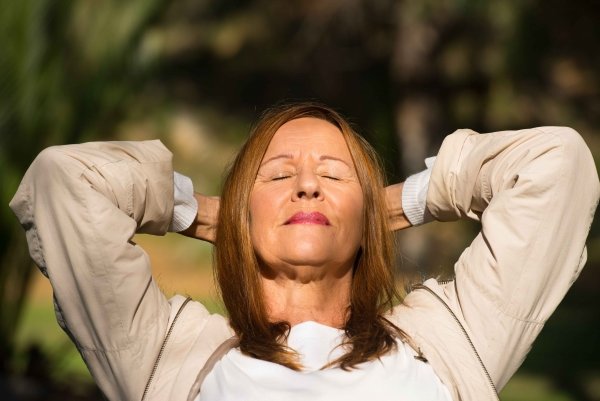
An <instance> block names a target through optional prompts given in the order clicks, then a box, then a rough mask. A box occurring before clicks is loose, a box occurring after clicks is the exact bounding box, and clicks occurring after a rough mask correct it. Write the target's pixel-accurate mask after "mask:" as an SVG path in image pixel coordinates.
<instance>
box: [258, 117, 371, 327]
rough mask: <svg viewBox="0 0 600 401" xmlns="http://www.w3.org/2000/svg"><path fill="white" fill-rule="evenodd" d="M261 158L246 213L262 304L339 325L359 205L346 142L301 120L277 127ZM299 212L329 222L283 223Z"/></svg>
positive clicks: (278, 313)
mask: <svg viewBox="0 0 600 401" xmlns="http://www.w3.org/2000/svg"><path fill="white" fill-rule="evenodd" d="M289 149H294V150H293V151H292V152H289ZM271 155H273V156H271ZM264 159H265V160H266V161H264V162H263V163H262V164H261V168H260V170H259V173H258V176H257V180H256V182H255V185H254V188H253V190H252V194H251V199H250V215H251V217H252V222H253V223H252V224H251V236H252V242H253V244H254V247H255V250H256V253H257V256H258V257H259V261H260V265H261V271H262V276H263V277H262V283H263V288H264V294H265V297H266V303H267V308H268V310H269V311H270V314H271V315H272V317H273V318H276V319H282V320H286V321H289V322H290V324H292V325H294V324H298V323H301V322H303V321H307V320H314V321H317V322H320V323H323V324H327V325H330V326H333V327H342V326H343V324H344V321H345V310H346V308H347V306H348V305H349V297H350V287H351V282H352V267H353V264H354V261H355V259H356V255H357V252H358V249H359V247H360V244H361V241H362V230H363V228H362V220H363V206H364V205H363V195H362V188H361V186H360V183H359V181H358V177H357V175H356V170H355V168H354V163H353V162H352V157H351V156H350V152H349V150H348V146H347V144H346V142H345V140H344V138H343V136H342V134H341V132H339V130H338V129H337V128H336V127H335V126H333V125H332V124H330V123H328V122H326V121H323V120H320V119H315V118H301V119H296V120H292V121H289V122H287V123H286V124H284V125H282V126H281V127H280V129H279V130H278V131H277V132H276V133H275V135H274V137H273V139H272V141H271V143H270V144H269V147H268V148H267V152H266V153H265V156H264ZM299 211H303V212H319V213H322V214H324V215H325V216H326V217H327V219H328V220H329V223H330V224H329V225H319V224H285V222H286V221H288V220H289V218H290V217H291V216H292V215H294V214H295V213H297V212H299Z"/></svg>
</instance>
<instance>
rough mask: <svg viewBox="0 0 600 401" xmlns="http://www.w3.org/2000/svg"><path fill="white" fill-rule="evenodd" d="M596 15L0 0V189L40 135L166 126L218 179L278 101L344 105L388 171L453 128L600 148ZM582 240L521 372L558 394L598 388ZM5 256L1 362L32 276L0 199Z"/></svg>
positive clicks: (592, 244) (597, 237)
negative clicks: (559, 298) (558, 130)
mask: <svg viewBox="0 0 600 401" xmlns="http://www.w3.org/2000/svg"><path fill="white" fill-rule="evenodd" d="M597 15H600V3H599V2H596V1H593V0H574V1H570V2H562V1H558V0H546V1H541V0H489V1H486V2H482V1H478V0H436V1H434V0H422V1H409V0H403V1H397V0H377V1H370V0H352V1H347V0H323V1H309V0H290V1H285V2H279V1H269V0H253V1H250V0H246V1H243V0H219V1H217V0H178V1H175V2H166V1H162V0H131V1H128V2H118V1H114V0H103V1H94V2H92V1H89V0H88V1H85V0H84V1H79V2H71V1H65V0H55V1H49V0H1V1H0V200H1V201H2V202H3V203H4V205H6V204H7V203H8V201H9V200H10V198H11V197H12V195H13V194H14V192H15V190H16V187H17V185H18V182H19V180H20V178H21V177H22V175H23V174H24V172H25V169H26V168H27V166H28V165H29V164H30V163H31V161H32V160H33V158H34V157H35V155H36V154H37V153H38V152H39V151H40V150H41V149H43V148H44V147H46V146H50V145H54V144H62V143H73V142H81V141H85V140H92V139H115V138H116V139H147V138H154V137H158V138H161V139H162V140H163V141H164V142H165V143H166V144H167V146H169V147H170V148H171V149H172V150H173V152H174V153H175V155H176V167H177V168H178V169H179V170H180V171H183V172H185V173H186V174H188V175H191V176H192V177H193V178H194V180H195V182H196V183H197V185H198V188H199V189H201V190H203V191H207V192H211V193H217V192H218V187H219V182H220V176H221V171H222V170H223V168H224V166H225V165H226V164H227V161H228V160H229V159H230V158H231V155H232V154H233V153H234V152H235V149H236V147H237V146H238V145H239V143H240V142H241V140H242V139H243V138H244V136H245V135H246V133H247V131H248V127H249V124H250V122H251V121H252V120H253V119H254V118H255V117H256V116H257V115H258V114H259V113H260V112H261V111H262V110H263V109H264V108H265V107H267V106H268V105H271V104H273V103H276V102H279V101H281V100H283V99H288V100H294V99H316V100H319V101H322V102H324V103H327V104H330V105H332V106H334V107H336V108H338V109H339V110H341V111H342V112H343V113H344V114H346V115H347V116H350V117H351V120H353V121H354V122H355V123H356V124H357V125H358V126H359V127H361V129H360V131H362V132H363V133H364V134H365V136H366V137H367V138H368V139H369V140H370V141H371V142H372V143H373V144H374V146H375V147H376V148H377V149H378V151H379V152H380V154H381V155H382V156H383V158H384V159H385V162H386V166H387V169H388V173H389V176H390V179H391V180H394V181H396V180H400V179H401V178H402V177H404V176H406V175H407V174H410V173H412V172H414V171H417V170H419V169H421V168H422V163H423V162H422V160H423V158H424V157H426V156H428V155H431V154H434V153H435V151H436V149H437V147H438V146H439V144H440V143H441V140H442V138H443V137H444V136H445V135H447V134H448V133H450V132H452V131H453V130H454V129H456V128H462V127H469V128H473V129H475V130H477V131H480V132H486V131H493V130H502V129H517V128H525V127H530V126H535V125H542V124H543V125H569V126H572V127H574V128H575V129H577V130H579V131H580V132H581V134H582V135H583V136H584V138H585V140H586V141H587V143H588V145H589V146H590V148H591V149H592V151H593V153H594V154H595V156H596V160H600V159H599V157H600V73H599V71H600V52H598V51H597V40H598V38H600V24H598V23H597V17H596V16H597ZM475 230H477V227H476V226H473V225H468V224H462V225H460V226H457V225H443V227H440V226H435V227H433V228H432V227H422V228H419V229H415V230H409V231H410V232H406V233H401V234H400V236H399V242H400V244H401V252H402V255H403V256H402V260H401V262H400V265H401V266H400V268H402V269H404V270H416V271H419V272H425V273H432V271H431V270H430V268H429V267H432V268H433V270H435V271H436V272H439V271H441V272H446V274H447V273H448V272H449V271H451V269H452V264H453V261H454V260H455V259H456V257H457V255H458V253H459V252H460V251H461V249H463V248H464V247H465V246H466V245H467V244H468V241H469V240H470V238H471V237H472V235H473V233H474V232H475ZM588 244H589V246H588V250H589V262H588V267H587V269H585V270H584V272H583V276H582V279H581V280H579V281H578V282H577V283H576V284H575V286H574V288H573V290H572V292H571V293H570V294H569V295H568V297H567V299H566V300H565V302H564V304H563V306H561V307H560V308H559V310H558V311H557V314H556V316H555V317H553V318H552V319H551V320H550V322H549V323H548V325H547V328H546V329H545V330H544V332H543V333H542V335H541V336H540V340H539V341H538V343H537V344H536V346H535V347H534V349H533V352H532V354H531V355H530V357H529V358H528V360H527V361H526V363H525V365H524V366H523V368H522V370H521V372H523V373H527V374H529V376H527V377H535V378H536V379H532V381H531V383H534V382H535V383H542V384H540V385H539V388H540V390H539V391H540V392H541V391H542V390H541V388H542V387H544V386H546V387H548V388H550V389H552V388H555V389H560V390H561V393H557V394H558V395H557V398H556V399H578V400H593V399H595V400H598V399H600V390H598V389H597V387H598V384H597V383H598V381H599V380H600V379H599V378H598V377H599V376H600V373H599V371H598V366H599V361H600V348H599V345H598V344H597V341H596V340H595V339H597V338H598V333H599V331H600V329H599V326H600V323H599V322H600V318H599V316H598V310H600V308H599V306H600V305H599V301H598V300H597V296H595V294H596V293H597V291H598V289H599V288H598V287H599V286H600V273H599V269H598V267H599V266H600V227H599V225H598V224H594V225H593V226H592V230H591V234H590V238H589V243H588ZM431 249H435V250H436V251H435V252H431V251H429V250H431ZM194 257H195V256H194ZM0 263H1V266H2V269H1V270H0V361H1V362H2V363H1V365H0V374H2V375H5V374H8V373H10V372H11V371H14V370H15V366H14V363H13V362H14V361H15V360H17V361H18V360H19V358H13V355H12V354H13V353H14V350H15V344H17V343H18V342H19V341H18V339H17V338H16V336H17V333H19V331H17V329H18V327H19V319H20V317H21V316H22V311H23V305H24V300H25V297H26V294H27V288H28V283H29V282H30V277H31V263H30V261H29V257H28V256H27V252H26V244H25V238H24V236H23V233H22V230H21V228H20V227H19V226H18V224H17V222H16V219H15V218H14V216H13V215H12V213H11V212H10V210H9V209H8V208H6V207H3V208H0ZM573 339H575V342H576V343H577V345H578V346H575V345H574V344H573ZM566 344H568V345H566ZM21 360H22V359H21ZM532 375H533V376H532ZM521 377H524V376H521ZM540 377H541V379H540ZM518 380H519V379H517V382H518V383H517V385H516V386H517V387H515V388H519V387H518V386H523V383H524V382H523V381H520V382H519V381H518ZM536 380H537V381H536ZM526 382H527V381H525V383H526ZM548 383H550V384H548ZM535 388H538V387H535ZM510 391H511V385H510V384H509V387H508V389H507V395H506V399H512V400H517V399H528V400H534V399H536V398H533V397H534V396H531V398H523V397H521V398H519V397H520V396H522V395H523V393H521V392H519V391H513V392H512V393H511V392H510ZM544 391H545V390H544ZM548 391H550V392H551V391H553V390H548ZM517 393H519V394H517ZM563 396H564V397H563ZM525 397H529V396H528V395H526V396H525ZM565 397H566V398H565Z"/></svg>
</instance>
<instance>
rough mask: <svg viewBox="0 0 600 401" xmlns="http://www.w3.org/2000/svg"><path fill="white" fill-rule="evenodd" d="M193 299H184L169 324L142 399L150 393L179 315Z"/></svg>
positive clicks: (142, 400)
mask: <svg viewBox="0 0 600 401" xmlns="http://www.w3.org/2000/svg"><path fill="white" fill-rule="evenodd" d="M191 300H192V298H190V297H187V298H186V299H185V301H183V303H182V304H181V306H180V307H179V310H178V311H177V313H176V314H175V317H174V318H173V322H172V323H171V326H169V330H168V331H167V335H166V336H165V339H164V340H163V343H162V345H161V346H160V351H159V352H158V355H157V356H156V361H155V362H154V366H153V367H152V372H151V373H150V377H149V378H148V382H147V383H146V387H145V388H144V393H143V394H142V399H141V401H144V400H145V399H146V396H147V395H148V390H150V384H152V380H153V379H154V375H155V374H156V370H157V369H158V364H159V363H160V359H161V358H162V355H163V352H164V351H165V348H166V347H167V342H168V341H169V337H170V336H171V332H173V327H175V322H177V318H179V315H180V314H181V311H182V310H183V308H184V307H185V306H186V305H187V303H188V302H190V301H191Z"/></svg>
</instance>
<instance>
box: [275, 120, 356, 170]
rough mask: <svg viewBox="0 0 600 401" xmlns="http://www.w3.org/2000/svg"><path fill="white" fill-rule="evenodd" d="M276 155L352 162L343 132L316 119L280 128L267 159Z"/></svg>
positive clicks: (295, 121) (288, 124)
mask: <svg viewBox="0 0 600 401" xmlns="http://www.w3.org/2000/svg"><path fill="white" fill-rule="evenodd" d="M276 153H291V154H296V153H301V154H303V153H315V154H328V155H330V156H336V157H343V158H344V159H345V160H347V161H349V162H351V161H352V158H351V156H350V151H349V150H348V145H347V144H346V140H345V139H344V136H343V135H342V133H341V131H340V130H339V129H338V128H337V127H336V126H335V125H333V124H331V123H330V122H327V121H325V120H321V119H319V118H314V117H303V118H298V119H295V120H291V121H288V122H287V123H285V124H283V125H282V126H281V127H279V129H278V130H277V132H275V135H274V136H273V139H271V143H270V144H269V147H268V148H267V152H266V154H265V157H269V156H272V155H274V154H276Z"/></svg>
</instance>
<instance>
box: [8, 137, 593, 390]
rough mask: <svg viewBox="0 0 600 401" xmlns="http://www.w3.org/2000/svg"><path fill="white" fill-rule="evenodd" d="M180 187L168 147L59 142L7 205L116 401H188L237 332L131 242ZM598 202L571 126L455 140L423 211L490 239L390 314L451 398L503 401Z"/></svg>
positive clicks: (576, 265)
mask: <svg viewBox="0 0 600 401" xmlns="http://www.w3.org/2000/svg"><path fill="white" fill-rule="evenodd" d="M172 177H173V173H172V166H171V153H170V152H169V151H168V150H167V149H166V148H165V147H164V146H163V145H162V144H161V143H160V142H159V141H151V142H138V143H134V142H108V143H106V142H105V143H87V144H82V145H67V146H59V147H52V148H48V149H46V150H44V151H43V152H42V153H41V154H40V155H39V156H38V157H37V158H36V160H35V161H34V162H33V163H32V165H31V167H30V168H29V170H28V171H27V173H26V175H25V177H24V178H23V181H22V183H21V185H20V187H19V189H18V192H17V194H16V195H15V197H14V198H13V200H12V202H11V204H10V206H11V208H12V209H13V210H14V212H15V214H16V215H17V216H18V218H19V221H20V222H21V224H22V225H23V227H24V228H25V230H26V235H27V239H28V242H29V250H30V253H31V256H32V258H33V259H34V261H35V262H36V264H37V265H38V266H39V267H40V269H41V271H42V272H43V273H44V274H45V275H46V276H48V278H49V279H50V281H51V283H52V286H53V288H54V300H55V304H56V316H57V319H58V322H59V324H60V325H61V327H63V329H65V330H66V331H67V333H69V335H70V337H71V338H72V339H73V341H74V342H75V344H76V345H77V347H78V348H79V350H80V352H81V354H82V356H83V358H84V359H85V361H86V363H87V365H88V367H89V369H90V371H91V372H92V375H93V376H94V378H95V380H96V382H97V384H98V386H99V387H100V388H101V390H102V391H103V392H104V394H105V395H106V396H107V397H108V398H109V399H110V400H134V401H136V400H140V399H141V398H142V396H143V394H144V393H146V394H145V399H146V400H170V401H180V400H182V401H183V400H186V398H187V397H188V394H189V393H190V389H191V388H192V385H193V384H194V382H195V381H196V378H197V375H198V372H199V371H200V370H201V368H202V367H203V366H204V364H205V362H206V360H207V358H209V356H210V355H211V354H212V353H213V351H214V350H215V349H216V348H217V347H218V346H219V345H220V344H222V343H223V341H225V340H226V339H228V338H230V337H231V336H232V334H233V333H232V331H231V329H230V327H229V325H228V323H227V320H226V319H225V318H224V317H222V316H218V315H211V314H209V313H208V312H207V310H206V309H205V308H204V307H203V306H202V305H201V304H199V303H197V302H193V301H192V302H189V303H187V305H186V306H185V308H183V309H180V307H181V305H182V304H183V303H184V298H183V297H181V296H175V297H173V298H171V299H170V300H167V299H166V298H165V296H164V295H163V293H162V292H161V291H160V289H159V287H158V286H157V284H156V282H155V281H154V279H153V278H152V276H151V271H150V267H149V260H148V257H147V255H146V253H145V252H144V251H143V250H142V249H141V248H140V247H139V246H137V245H136V244H135V243H133V242H132V241H131V238H132V237H133V235H134V233H136V232H143V233H150V234H156V235H162V234H164V233H165V232H166V230H167V227H168V226H169V223H170V221H171V218H172V213H173V194H172V191H173V183H172ZM599 194H600V189H599V182H598V175H597V173H596V168H595V166H594V162H593V160H592V157H591V155H590V152H589V150H588V148H587V147H586V145H585V143H584V142H583V140H582V139H581V137H580V136H579V135H578V134H577V133H576V132H575V131H573V130H571V129H569V128H559V127H545V128H534V129H529V130H523V131H507V132H496V133H490V134H485V135H480V134H477V133H475V132H473V131H470V130H459V131H457V132H455V133H454V134H452V135H450V136H448V137H447V138H446V139H445V141H444V143H443V144H442V147H441V149H440V151H439V154H438V156H437V160H436V162H435V165H434V167H433V172H432V176H431V181H430V185H429V192H428V196H427V206H428V208H429V210H430V212H431V213H432V214H433V216H434V217H435V218H436V219H438V220H441V221H450V220H456V219H459V218H472V219H476V220H480V221H481V223H482V229H481V232H480V233H479V235H478V236H477V237H476V238H475V239H474V240H473V242H472V244H471V245H470V246H469V247H468V248H467V249H466V250H465V251H464V252H463V254H462V255H461V257H460V258H459V260H458V262H456V265H455V271H456V279H455V281H451V282H449V283H445V284H438V283H437V282H436V281H435V280H432V279H430V280H428V281H426V282H425V283H424V285H423V286H418V287H417V288H416V289H415V290H413V291H412V292H411V293H410V294H409V295H408V296H407V297H406V299H405V300H404V302H403V304H402V305H400V306H398V307H397V308H395V309H394V310H393V311H391V312H390V318H391V319H392V320H393V321H394V322H395V323H396V324H397V325H398V326H399V327H401V328H402V329H403V330H404V331H405V332H407V333H408V334H409V335H410V337H411V338H412V340H413V347H415V348H420V350H421V351H422V352H423V355H424V356H425V358H427V360H428V361H429V363H430V364H431V365H432V367H433V369H434V370H435V372H436V373H437V374H438V375H439V376H440V378H441V379H442V381H443V382H444V383H445V384H446V385H447V386H448V388H449V389H450V392H451V394H452V396H453V398H454V399H455V400H473V401H481V400H495V399H497V394H496V391H497V390H499V389H501V388H502V387H503V386H504V385H505V383H506V382H507V381H508V379H509V378H510V377H511V375H512V374H513V373H514V372H515V371H516V370H517V368H518V367H519V365H520V364H521V362H522V361H523V359H524V358H525V355H526V354H527V352H528V351H529V349H530V348H531V345H532V342H533V341H534V339H535V338H536V336H537V335H538V333H539V332H540V330H541V329H542V326H543V324H544V322H545V321H546V320H547V319H548V317H549V316H550V314H551V313H552V312H553V311H554V309H555V308H556V306H557V305H558V303H559V302H560V301H561V299H562V298H563V297H564V295H565V293H566V291H567V290H568V289H569V287H570V286H571V284H572V283H573V281H574V280H575V279H576V278H577V276H578V275H579V272H580V271H581V268H582V267H583V265H584V263H585V260H586V251H585V239H586V236H587V234H588V230H589V226H590V224H591V222H592V218H593V213H594V210H595V208H596V205H597V202H598V197H599ZM176 316H177V318H176ZM174 320H176V323H175V324H172V323H173V321H174ZM150 377H152V379H151V381H150V384H149V385H147V383H148V380H149V378H150Z"/></svg>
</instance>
